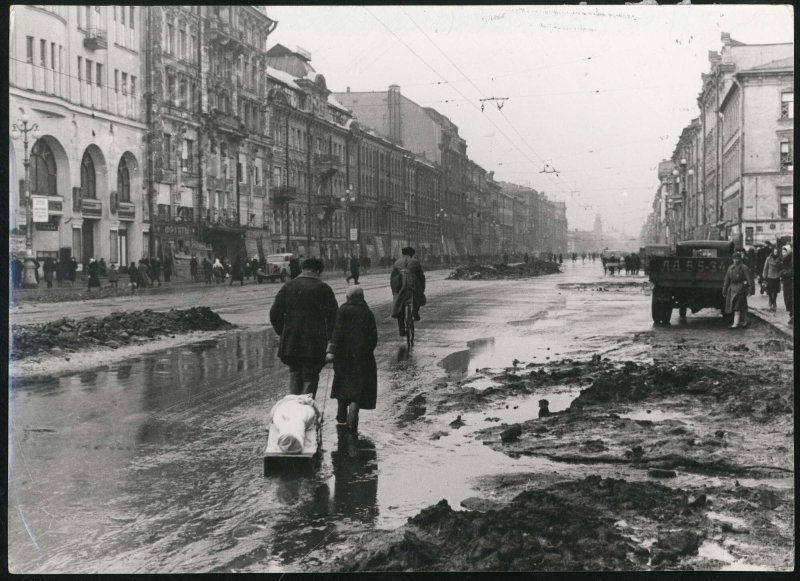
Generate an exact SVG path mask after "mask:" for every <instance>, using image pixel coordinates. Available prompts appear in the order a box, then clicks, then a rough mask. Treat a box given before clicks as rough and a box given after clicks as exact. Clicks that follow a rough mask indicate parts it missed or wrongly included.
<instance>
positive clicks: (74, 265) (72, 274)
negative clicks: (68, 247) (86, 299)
mask: <svg viewBox="0 0 800 581" xmlns="http://www.w3.org/2000/svg"><path fill="white" fill-rule="evenodd" d="M68 266H69V270H68V273H69V276H68V278H69V281H70V283H72V286H75V281H76V280H77V279H78V261H77V260H76V259H75V257H74V256H73V257H72V258H71V259H70V261H69V265H68Z"/></svg>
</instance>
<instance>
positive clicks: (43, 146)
mask: <svg viewBox="0 0 800 581" xmlns="http://www.w3.org/2000/svg"><path fill="white" fill-rule="evenodd" d="M56 176H57V171H56V160H55V157H53V152H52V151H51V150H50V147H49V146H48V145H47V143H45V141H44V140H43V139H39V140H38V141H37V142H36V143H34V144H33V149H31V157H30V179H31V183H30V192H31V194H32V195H40V196H57V195H58V191H57V186H56Z"/></svg>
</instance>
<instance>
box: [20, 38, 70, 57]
mask: <svg viewBox="0 0 800 581" xmlns="http://www.w3.org/2000/svg"><path fill="white" fill-rule="evenodd" d="M25 58H26V60H27V61H28V62H29V63H32V62H33V37H32V36H26V37H25ZM78 58H80V57H78Z"/></svg>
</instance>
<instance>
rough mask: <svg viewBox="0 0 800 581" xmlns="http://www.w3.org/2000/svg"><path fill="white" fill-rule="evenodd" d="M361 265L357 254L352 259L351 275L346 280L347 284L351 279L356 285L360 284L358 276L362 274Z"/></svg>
mask: <svg viewBox="0 0 800 581" xmlns="http://www.w3.org/2000/svg"><path fill="white" fill-rule="evenodd" d="M360 266H361V265H360V264H359V262H358V258H357V257H356V255H355V254H353V255H352V256H351V257H350V275H349V276H348V277H347V278H346V279H345V281H346V282H350V279H351V278H352V279H353V282H354V283H355V284H358V276H359V274H360V273H361V271H360V270H359V268H360Z"/></svg>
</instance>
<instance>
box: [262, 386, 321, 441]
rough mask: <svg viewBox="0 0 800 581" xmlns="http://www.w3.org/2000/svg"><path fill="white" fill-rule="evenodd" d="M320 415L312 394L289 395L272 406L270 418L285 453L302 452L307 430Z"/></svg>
mask: <svg viewBox="0 0 800 581" xmlns="http://www.w3.org/2000/svg"><path fill="white" fill-rule="evenodd" d="M319 417H320V414H319V410H318V409H317V404H316V402H315V401H314V398H313V397H311V394H304V395H287V396H286V397H284V398H283V399H281V400H279V401H278V403H276V404H275V405H274V406H272V411H271V412H270V413H269V418H270V422H271V424H272V429H275V430H277V433H278V438H277V443H278V448H279V449H280V451H281V452H283V453H285V454H299V453H300V452H302V451H303V445H304V442H305V439H306V431H307V430H308V429H309V428H311V427H312V426H313V425H314V424H315V423H316V422H318V421H319ZM270 440H272V435H271V434H270Z"/></svg>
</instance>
